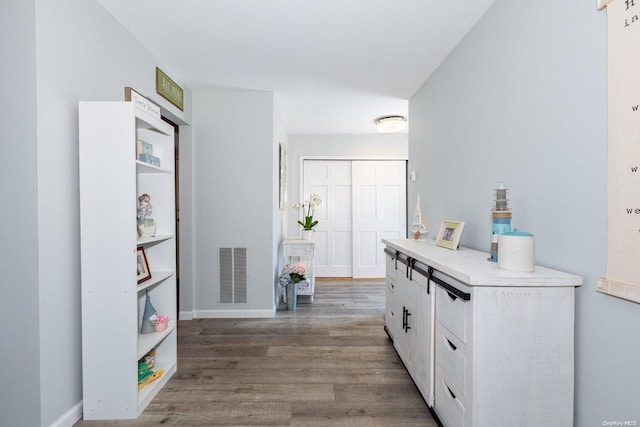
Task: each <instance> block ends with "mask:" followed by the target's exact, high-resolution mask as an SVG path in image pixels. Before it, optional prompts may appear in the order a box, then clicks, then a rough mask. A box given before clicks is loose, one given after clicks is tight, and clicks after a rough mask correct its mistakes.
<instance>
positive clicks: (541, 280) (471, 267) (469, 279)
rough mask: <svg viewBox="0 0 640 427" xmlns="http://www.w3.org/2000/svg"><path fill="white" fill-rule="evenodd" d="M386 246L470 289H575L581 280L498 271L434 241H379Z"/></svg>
mask: <svg viewBox="0 0 640 427" xmlns="http://www.w3.org/2000/svg"><path fill="white" fill-rule="evenodd" d="M382 243H384V244H385V245H387V247H389V248H392V249H395V250H398V251H400V252H402V253H404V254H405V255H408V256H410V257H412V258H414V259H416V260H418V261H419V262H421V263H423V264H426V265H428V266H429V267H433V268H434V269H436V270H438V271H440V272H442V273H444V274H446V275H448V276H450V277H453V278H454V279H456V280H459V281H460V282H462V283H464V284H466V285H469V286H504V287H575V286H580V285H582V277H580V276H576V275H574V274H569V273H564V272H562V271H558V270H553V269H550V268H546V267H541V266H538V265H536V266H535V269H534V271H533V272H531V273H521V272H514V271H506V270H500V269H498V264H497V263H495V262H491V261H488V260H487V258H489V254H488V253H486V252H482V251H478V250H475V249H469V248H464V247H460V248H459V249H458V250H457V251H453V250H451V249H447V248H443V247H440V246H436V244H435V240H434V239H424V240H414V239H382Z"/></svg>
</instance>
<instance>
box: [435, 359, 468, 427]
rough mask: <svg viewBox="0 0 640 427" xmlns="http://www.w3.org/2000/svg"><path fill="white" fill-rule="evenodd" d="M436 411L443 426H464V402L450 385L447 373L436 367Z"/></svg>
mask: <svg viewBox="0 0 640 427" xmlns="http://www.w3.org/2000/svg"><path fill="white" fill-rule="evenodd" d="M435 411H436V414H437V415H438V418H440V421H441V422H442V425H443V426H447V427H463V426H464V411H465V408H464V402H463V400H462V399H461V396H458V395H456V394H455V392H454V391H453V390H452V389H451V387H449V385H448V379H447V378H446V375H443V373H442V371H441V370H439V369H436V392H435Z"/></svg>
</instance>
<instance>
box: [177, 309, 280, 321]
mask: <svg viewBox="0 0 640 427" xmlns="http://www.w3.org/2000/svg"><path fill="white" fill-rule="evenodd" d="M273 317H276V309H275V307H274V308H273V309H272V310H237V309H234V310H196V311H194V312H193V313H192V318H193V319H249V318H250V319H267V318H273ZM180 318H182V313H180Z"/></svg>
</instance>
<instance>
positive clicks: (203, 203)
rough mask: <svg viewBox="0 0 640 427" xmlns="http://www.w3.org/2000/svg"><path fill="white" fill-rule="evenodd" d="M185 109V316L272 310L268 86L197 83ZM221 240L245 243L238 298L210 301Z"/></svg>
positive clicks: (273, 163) (272, 158) (273, 162)
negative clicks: (189, 285) (189, 122)
mask: <svg viewBox="0 0 640 427" xmlns="http://www.w3.org/2000/svg"><path fill="white" fill-rule="evenodd" d="M193 108H194V123H193V124H194V127H193V143H194V146H193V159H194V161H193V208H194V213H195V215H194V224H193V227H194V230H195V233H194V259H195V264H194V265H195V277H194V283H195V285H194V295H193V309H194V311H193V316H194V317H239V316H240V317H241V316H250V317H270V316H273V315H274V313H275V307H274V296H273V289H274V283H273V277H274V259H275V255H274V243H273V242H274V240H275V237H274V223H275V221H276V220H275V219H274V215H276V212H277V208H276V207H277V198H276V196H275V195H276V193H275V189H274V186H275V185H276V184H275V183H274V179H275V178H274V177H276V176H277V175H276V170H277V157H276V155H275V153H276V149H275V144H277V141H274V136H275V135H276V133H275V132H274V117H275V116H274V101H273V93H272V92H263V91H214V90H206V89H197V90H194V97H193ZM275 182H277V181H275ZM224 247H229V248H236V247H240V248H247V259H248V261H247V263H248V266H247V267H248V291H247V294H248V302H247V303H246V304H231V305H229V304H220V303H219V301H218V289H219V279H218V277H219V270H218V251H219V248H224ZM182 315H183V316H185V315H186V314H185V313H183V314H182Z"/></svg>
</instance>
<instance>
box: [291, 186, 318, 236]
mask: <svg viewBox="0 0 640 427" xmlns="http://www.w3.org/2000/svg"><path fill="white" fill-rule="evenodd" d="M321 204H322V199H321V198H320V196H319V195H317V194H312V195H310V196H309V200H305V201H304V203H300V202H298V203H296V204H294V205H293V209H296V210H302V216H303V217H304V222H303V221H300V220H298V224H300V226H302V228H303V229H304V230H313V227H315V226H316V225H318V221H317V220H316V221H314V220H313V213H314V211H315V208H316V207H318V206H320V205H321Z"/></svg>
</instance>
